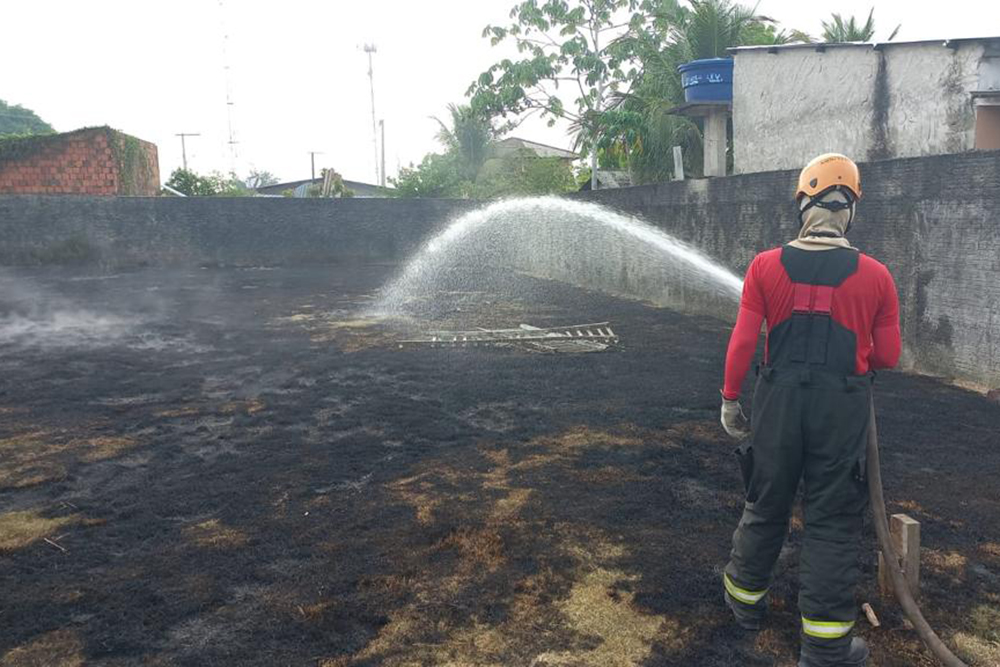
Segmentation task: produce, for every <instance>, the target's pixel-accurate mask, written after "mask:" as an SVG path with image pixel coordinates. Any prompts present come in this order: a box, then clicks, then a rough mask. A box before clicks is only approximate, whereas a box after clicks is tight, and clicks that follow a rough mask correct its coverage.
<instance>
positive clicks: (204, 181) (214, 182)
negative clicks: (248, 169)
mask: <svg viewBox="0 0 1000 667" xmlns="http://www.w3.org/2000/svg"><path fill="white" fill-rule="evenodd" d="M167 185H168V186H170V187H171V188H173V189H174V190H177V191H178V192H181V193H183V194H185V195H187V196H188V197H247V196H252V195H253V194H254V193H253V191H252V190H250V189H249V188H247V187H246V185H244V183H243V181H241V180H240V179H239V178H237V177H236V175H235V174H230V175H228V176H226V175H224V174H222V173H221V172H218V171H214V172H212V173H211V174H209V175H207V176H202V175H200V174H197V173H195V172H193V171H191V170H188V169H181V168H178V169H174V171H173V172H172V173H171V174H170V179H169V180H168V181H167Z"/></svg>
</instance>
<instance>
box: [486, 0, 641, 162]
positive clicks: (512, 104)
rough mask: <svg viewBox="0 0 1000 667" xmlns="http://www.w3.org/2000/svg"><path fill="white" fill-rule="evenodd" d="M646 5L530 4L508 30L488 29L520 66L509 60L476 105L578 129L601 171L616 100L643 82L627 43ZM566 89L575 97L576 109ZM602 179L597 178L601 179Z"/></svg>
mask: <svg viewBox="0 0 1000 667" xmlns="http://www.w3.org/2000/svg"><path fill="white" fill-rule="evenodd" d="M639 4H640V2H639V0H575V1H574V2H572V3H571V2H569V1H567V0H544V1H539V0H524V1H523V2H521V3H519V4H517V5H516V6H514V8H513V9H512V10H511V12H510V18H511V19H512V23H510V24H509V25H508V26H506V27H502V26H487V27H486V28H485V30H484V31H483V36H484V37H488V38H489V39H490V42H491V43H492V44H493V45H494V46H495V45H497V44H500V43H501V42H505V41H511V42H513V43H514V44H515V46H516V47H517V50H518V53H519V54H521V55H522V57H521V58H520V59H517V60H511V59H504V60H502V61H500V62H499V63H497V64H495V65H493V66H492V67H490V68H489V69H488V70H487V71H485V72H483V73H482V74H481V75H480V76H479V79H478V80H477V81H476V82H475V83H474V84H473V85H472V86H471V87H470V88H469V91H468V94H469V95H470V96H471V97H472V106H473V108H474V109H476V110H477V111H478V112H480V113H484V114H486V115H488V116H491V117H492V116H501V117H504V118H506V117H508V116H509V115H513V116H515V117H520V118H521V119H523V118H524V117H525V116H527V115H531V114H533V113H539V114H541V115H542V116H543V117H547V118H549V123H550V125H551V124H553V123H555V121H556V119H565V120H568V121H569V122H570V128H571V131H572V132H574V133H575V135H576V148H577V149H579V150H581V151H582V152H584V153H587V154H589V155H590V158H591V169H592V171H594V172H596V167H597V142H598V139H599V137H600V136H601V132H602V118H603V113H604V111H605V109H606V107H607V104H608V101H609V99H610V96H611V95H612V94H613V93H615V92H617V91H618V90H620V89H622V88H623V87H627V85H628V83H629V82H630V81H631V80H632V78H633V77H634V76H635V74H636V72H635V70H634V69H631V68H630V67H629V65H630V61H629V53H628V52H627V51H626V50H623V49H622V48H621V41H620V40H619V37H621V35H622V34H623V33H624V32H625V31H626V30H627V29H628V28H629V26H631V25H633V24H634V23H636V22H641V16H640V15H639V14H638V13H636V10H637V9H638V6H639ZM561 86H568V87H570V88H571V89H572V92H571V93H570V94H571V95H574V96H575V98H574V99H573V103H572V105H571V106H566V105H565V103H564V101H563V98H562V96H561V92H562V91H561ZM594 178H595V179H596V173H595V174H594Z"/></svg>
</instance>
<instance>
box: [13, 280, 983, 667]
mask: <svg viewBox="0 0 1000 667" xmlns="http://www.w3.org/2000/svg"><path fill="white" fill-rule="evenodd" d="M389 272H390V270H389V269H387V268H384V267H361V268H352V269H348V268H338V269H329V268H325V269H302V270H291V269H282V270H274V271H272V270H245V271H237V270H226V271H223V270H200V271H189V272H159V271H144V272H138V273H132V274H123V275H117V276H97V275H95V276H85V275H59V274H55V273H44V274H33V275H32V274H27V275H26V274H20V275H18V276H17V277H16V278H15V277H14V276H11V275H7V276H5V280H6V281H7V282H6V283H5V287H6V291H5V295H10V294H13V293H14V288H15V287H16V288H17V290H18V291H19V292H20V293H21V296H20V297H18V299H19V300H17V299H16V300H17V303H15V304H13V306H12V305H10V304H5V305H7V306H8V310H10V311H12V312H16V313H18V314H17V315H16V316H10V317H6V319H4V320H3V328H2V332H3V334H2V336H0V354H2V356H0V628H2V632H0V665H3V666H4V667H7V666H9V665H83V664H88V665H89V664H94V665H325V666H326V667H333V666H336V667H362V666H374V665H397V666H403V665H407V666H409V665H526V666H527V665H594V666H597V665H601V666H608V665H610V666H615V665H621V666H623V667H624V666H627V665H704V666H719V667H721V666H732V665H762V666H763V665H792V664H794V660H795V656H796V650H797V639H798V637H797V613H796V609H795V594H796V584H795V574H796V572H795V570H796V567H795V561H796V552H797V544H798V540H799V535H800V528H801V524H800V522H799V521H798V520H797V519H796V520H795V521H793V528H792V533H791V536H790V541H789V546H788V547H787V548H786V550H785V552H784V553H783V555H782V558H781V561H780V564H779V572H778V577H777V583H776V585H775V587H774V589H773V594H772V608H773V612H774V613H773V615H772V619H771V622H770V624H769V625H768V627H767V629H766V630H765V631H763V632H762V633H761V634H760V635H759V637H758V638H757V639H756V640H755V641H748V640H746V639H743V638H741V636H740V635H739V634H738V633H737V632H736V631H735V630H734V628H733V626H732V624H731V623H730V622H729V618H728V616H727V614H726V611H725V608H724V606H723V604H722V599H721V586H720V577H721V567H722V565H723V564H724V563H725V560H726V557H727V554H728V548H729V539H730V535H731V532H732V529H733V527H734V526H735V524H736V522H737V520H738V517H739V514H740V509H741V506H742V497H741V494H740V489H739V480H738V473H737V470H736V467H735V462H734V461H733V460H732V455H731V449H732V446H731V444H730V442H729V441H728V440H727V439H726V438H725V436H724V434H723V433H722V431H721V429H720V428H719V427H718V426H717V425H716V419H717V404H718V385H719V382H720V374H721V370H722V362H723V355H724V348H725V342H726V336H727V330H726V328H725V326H724V325H723V324H721V323H720V322H717V321H715V320H712V319H708V318H697V317H686V316H682V315H679V314H677V313H674V312H671V311H667V310H662V309H656V308H651V307H648V306H645V305H643V304H640V303H635V302H629V301H622V300H617V299H613V298H611V297H606V296H602V295H597V294H593V293H589V292H584V291H581V290H577V289H574V288H571V287H567V286H564V285H558V284H551V283H542V282H540V281H535V280H532V279H529V278H523V277H522V278H512V279H510V281H511V283H510V285H507V286H506V287H508V288H509V291H508V292H507V294H506V295H505V296H504V297H503V298H502V299H499V300H498V299H495V298H494V297H492V296H491V295H489V294H454V293H453V294H451V295H450V297H451V300H450V301H448V303H451V304H452V305H451V306H448V307H437V306H436V305H435V304H428V307H427V317H426V319H425V320H424V321H414V322H412V323H410V324H409V325H408V326H410V327H411V328H412V329H421V328H432V327H440V328H446V327H449V326H452V327H454V326H468V327H476V326H483V327H494V326H517V325H518V324H520V323H522V322H526V323H530V324H533V325H536V326H546V325H561V324H572V323H578V322H599V321H605V320H609V321H611V322H612V323H613V324H614V326H615V331H616V332H617V333H618V334H619V335H620V336H621V342H620V344H619V345H618V346H617V347H616V348H615V349H614V350H612V351H608V352H604V353H599V354H579V355H559V354H551V355H545V354H538V353H531V352H526V351H524V350H519V349H504V348H493V347H482V348H430V347H403V348H400V347H399V346H398V345H397V344H396V342H397V341H398V340H399V338H400V337H401V335H402V333H401V332H402V330H401V329H400V328H399V327H398V326H396V327H391V326H388V325H387V324H385V323H384V322H380V321H377V320H372V319H370V318H368V317H366V316H365V315H364V307H365V306H366V305H368V303H369V302H370V299H371V295H372V294H373V293H374V292H375V290H376V289H377V288H378V286H379V285H381V284H382V283H383V282H384V280H385V278H386V277H387V275H389ZM517 294H530V295H531V298H530V299H529V298H522V299H519V298H517V297H516V295H517ZM4 298H6V299H9V298H10V297H9V296H5V297H4ZM42 300H44V301H45V302H46V303H50V304H54V305H52V306H51V308H49V309H48V310H46V311H43V312H39V311H37V309H33V308H32V307H27V306H25V305H24V304H26V303H29V302H30V303H39V302H41V301H42ZM455 304H458V305H455ZM404 329H405V327H404ZM877 392H878V393H877V396H878V406H879V414H880V420H881V421H880V437H881V442H882V446H883V462H884V467H885V470H884V477H885V481H886V485H887V488H886V495H887V497H888V498H890V499H891V500H892V505H891V506H890V508H889V510H890V512H894V511H905V512H907V513H909V514H910V515H911V516H913V517H914V518H916V519H918V520H920V521H921V522H922V531H923V544H924V548H925V550H924V554H923V568H924V569H923V582H924V585H923V593H922V601H923V604H924V609H925V613H926V614H927V616H928V617H929V619H930V620H931V622H932V624H933V625H935V626H936V627H937V628H938V630H939V631H940V632H941V634H942V635H943V637H944V638H945V639H946V640H947V641H948V642H949V643H950V644H952V645H953V646H957V647H959V649H960V650H961V651H962V653H963V655H964V656H966V658H967V659H969V660H970V661H974V664H980V665H996V664H1000V636H998V635H997V628H998V627H1000V494H998V493H997V490H996V471H997V470H998V469H1000V406H997V405H995V404H992V403H989V402H987V401H986V400H985V399H983V398H982V397H980V396H978V395H976V394H973V393H969V392H966V391H962V390H960V389H956V388H954V387H951V386H948V385H946V384H943V383H941V382H938V381H936V380H933V379H928V378H918V377H907V376H903V375H899V374H893V373H889V374H885V375H883V376H882V377H881V378H880V380H879V382H878V388H877ZM869 532H870V531H869ZM869 547H870V548H869V549H867V550H866V552H865V553H866V556H865V561H864V563H863V566H864V573H865V579H864V586H863V589H862V591H861V594H860V596H859V603H860V602H862V601H870V602H872V604H873V605H874V606H875V608H876V610H877V611H878V612H879V613H880V616H881V618H882V621H883V626H882V628H880V629H879V630H872V629H870V628H868V627H867V626H861V625H859V627H861V631H862V632H863V633H864V634H866V635H867V636H868V637H869V639H870V640H871V642H872V645H873V654H874V655H873V661H872V663H873V664H875V665H881V666H886V667H889V666H891V667H904V666H906V667H913V666H929V665H932V664H933V663H932V661H931V660H930V658H929V657H927V655H926V653H925V652H924V651H923V650H922V648H921V647H920V646H919V644H918V642H917V641H916V639H915V637H914V635H913V633H912V632H911V631H909V630H907V629H906V628H905V626H904V624H903V622H902V620H901V619H900V618H899V616H898V614H897V613H896V611H895V607H894V606H893V605H891V604H889V603H887V602H884V601H882V600H880V599H879V598H878V594H877V589H876V584H875V573H874V562H875V558H874V544H873V541H872V540H871V538H869Z"/></svg>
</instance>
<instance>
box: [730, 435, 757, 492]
mask: <svg viewBox="0 0 1000 667" xmlns="http://www.w3.org/2000/svg"><path fill="white" fill-rule="evenodd" d="M734 451H735V452H736V460H737V461H738V462H739V464H740V476H741V477H742V478H743V491H744V493H745V494H746V501H747V502H748V503H752V502H755V501H756V500H757V497H756V494H755V493H753V490H752V487H751V482H752V481H753V445H752V444H750V441H749V440H747V441H745V442H744V443H743V444H741V445H740V446H739V447H737V448H736V449H735V450H734Z"/></svg>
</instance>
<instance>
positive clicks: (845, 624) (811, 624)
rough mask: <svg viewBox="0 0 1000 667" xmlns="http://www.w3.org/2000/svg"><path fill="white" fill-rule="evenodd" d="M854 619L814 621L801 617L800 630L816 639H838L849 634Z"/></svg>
mask: <svg viewBox="0 0 1000 667" xmlns="http://www.w3.org/2000/svg"><path fill="white" fill-rule="evenodd" d="M853 627H854V621H814V620H812V619H809V618H806V617H805V616H803V617H802V632H804V633H805V634H807V635H809V636H810V637H816V638H817V639H839V638H841V637H846V636H847V635H848V634H850V632H851V629H852V628H853Z"/></svg>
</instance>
